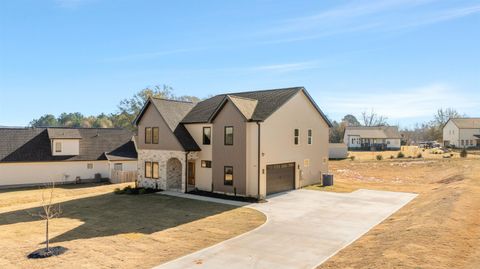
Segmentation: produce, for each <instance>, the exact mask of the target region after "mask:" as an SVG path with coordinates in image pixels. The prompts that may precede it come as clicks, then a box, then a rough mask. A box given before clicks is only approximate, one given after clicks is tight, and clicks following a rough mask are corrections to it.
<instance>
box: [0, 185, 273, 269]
mask: <svg viewBox="0 0 480 269" xmlns="http://www.w3.org/2000/svg"><path fill="white" fill-rule="evenodd" d="M99 187H100V188H105V187H103V186H99ZM93 188H95V187H93ZM75 190H76V189H73V191H75ZM17 191H20V192H21V191H25V190H17ZM28 191H29V192H32V191H33V190H28ZM36 191H37V193H36V192H32V195H34V194H35V196H37V195H38V192H40V190H36ZM62 191H64V190H62ZM91 191H94V190H91ZM82 193H83V192H82ZM14 194H15V193H12V192H8V191H3V192H2V193H0V201H1V200H2V196H3V195H5V196H7V195H8V196H9V197H15V195H14ZM24 194H25V193H23V194H22V195H21V196H22V197H25V195H24ZM63 197H64V198H65V197H70V199H71V200H69V201H65V202H62V211H63V214H62V216H61V217H60V218H58V219H54V220H53V221H52V222H51V224H50V226H51V230H50V234H51V246H57V245H61V246H63V247H66V248H68V249H69V251H68V252H66V253H65V254H63V255H61V256H58V257H51V258H47V259H42V260H29V259H27V258H26V255H27V254H28V253H30V252H32V251H33V250H35V249H37V248H39V247H43V245H41V244H42V243H43V241H44V223H43V222H42V221H41V220H38V219H36V218H34V217H32V216H31V215H30V214H29V213H33V212H37V211H38V210H39V208H38V207H36V208H27V209H21V210H18V209H14V210H13V211H9V212H5V211H8V210H9V207H3V208H1V209H2V211H4V212H3V213H0V239H1V240H0V248H1V249H2V255H0V268H69V269H71V268H150V267H152V266H155V265H158V264H161V263H164V262H166V261H169V260H172V259H175V258H177V257H180V256H183V255H186V254H189V253H191V252H194V251H197V250H200V249H202V248H205V247H207V246H210V245H213V244H216V243H218V242H221V241H224V240H226V239H228V238H232V237H234V236H236V235H239V234H242V233H244V232H246V231H249V230H251V229H253V228H255V227H258V226H259V225H261V224H263V223H264V222H265V216H264V215H263V214H262V213H260V212H258V211H256V210H253V209H249V208H238V207H234V206H229V205H223V204H215V203H209V202H203V201H196V200H188V199H182V198H176V197H169V196H164V195H159V194H146V195H115V194H113V193H103V194H98V195H96V196H91V197H81V198H78V197H77V198H78V199H77V198H76V197H75V196H68V195H64V196H63ZM27 200H28V201H30V200H32V199H27ZM10 208H15V205H12V206H11V207H10Z"/></svg>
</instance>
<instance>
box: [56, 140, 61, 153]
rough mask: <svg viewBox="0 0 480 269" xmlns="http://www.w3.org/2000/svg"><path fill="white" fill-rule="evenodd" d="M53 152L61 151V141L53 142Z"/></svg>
mask: <svg viewBox="0 0 480 269" xmlns="http://www.w3.org/2000/svg"><path fill="white" fill-rule="evenodd" d="M55 152H62V142H55Z"/></svg>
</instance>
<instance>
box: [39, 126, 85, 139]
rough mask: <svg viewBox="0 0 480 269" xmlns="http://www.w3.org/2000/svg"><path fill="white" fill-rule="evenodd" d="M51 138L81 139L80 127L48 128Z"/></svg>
mask: <svg viewBox="0 0 480 269" xmlns="http://www.w3.org/2000/svg"><path fill="white" fill-rule="evenodd" d="M47 133H48V137H49V138H50V139H81V138H82V136H81V135H80V132H79V131H78V129H65V128H47Z"/></svg>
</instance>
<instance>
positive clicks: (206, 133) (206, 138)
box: [203, 127, 212, 145]
mask: <svg viewBox="0 0 480 269" xmlns="http://www.w3.org/2000/svg"><path fill="white" fill-rule="evenodd" d="M211 138H212V128H210V127H203V144H204V145H210V140H211Z"/></svg>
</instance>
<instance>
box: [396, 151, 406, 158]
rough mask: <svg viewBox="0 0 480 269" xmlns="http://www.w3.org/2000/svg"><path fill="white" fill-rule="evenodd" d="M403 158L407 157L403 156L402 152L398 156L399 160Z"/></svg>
mask: <svg viewBox="0 0 480 269" xmlns="http://www.w3.org/2000/svg"><path fill="white" fill-rule="evenodd" d="M403 157H405V154H403V152H401V151H400V152H399V153H398V154H397V158H403Z"/></svg>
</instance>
